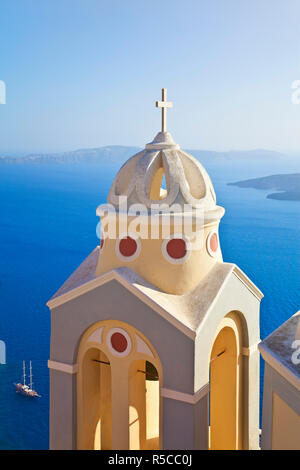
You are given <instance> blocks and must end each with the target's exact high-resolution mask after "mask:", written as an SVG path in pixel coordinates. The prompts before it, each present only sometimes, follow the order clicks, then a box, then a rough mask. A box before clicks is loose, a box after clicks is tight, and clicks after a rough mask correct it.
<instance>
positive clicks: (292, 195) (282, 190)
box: [228, 173, 300, 201]
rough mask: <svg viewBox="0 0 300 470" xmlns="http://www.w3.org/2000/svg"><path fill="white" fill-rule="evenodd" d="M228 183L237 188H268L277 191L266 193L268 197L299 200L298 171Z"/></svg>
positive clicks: (299, 183)
mask: <svg viewBox="0 0 300 470" xmlns="http://www.w3.org/2000/svg"><path fill="white" fill-rule="evenodd" d="M228 185H229V186H238V187H239V188H255V189H270V190H274V191H277V192H275V193H271V194H268V195H267V198H268V199H278V200H282V201H300V173H293V174H283V175H271V176H264V177H262V178H253V179H249V180H244V181H237V182H236V183H228Z"/></svg>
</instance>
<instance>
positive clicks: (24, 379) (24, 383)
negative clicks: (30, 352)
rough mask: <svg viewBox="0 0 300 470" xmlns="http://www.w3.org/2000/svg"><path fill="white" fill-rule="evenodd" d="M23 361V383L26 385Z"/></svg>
mask: <svg viewBox="0 0 300 470" xmlns="http://www.w3.org/2000/svg"><path fill="white" fill-rule="evenodd" d="M25 379H26V373H25V361H23V385H26V380H25Z"/></svg>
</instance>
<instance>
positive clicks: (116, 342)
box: [110, 333, 128, 353]
mask: <svg viewBox="0 0 300 470" xmlns="http://www.w3.org/2000/svg"><path fill="white" fill-rule="evenodd" d="M110 342H111V345H112V347H113V348H114V349H115V350H116V351H118V352H119V353H122V352H124V351H125V350H126V348H127V345H128V343H127V339H126V338H125V336H124V335H122V333H114V334H112V336H111V338H110Z"/></svg>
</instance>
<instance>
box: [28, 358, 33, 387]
mask: <svg viewBox="0 0 300 470" xmlns="http://www.w3.org/2000/svg"><path fill="white" fill-rule="evenodd" d="M29 373H30V385H29V387H30V388H31V390H33V388H32V386H33V382H32V367H31V361H29Z"/></svg>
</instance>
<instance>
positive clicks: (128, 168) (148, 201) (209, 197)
mask: <svg viewBox="0 0 300 470" xmlns="http://www.w3.org/2000/svg"><path fill="white" fill-rule="evenodd" d="M163 177H165V185H166V188H167V189H163V188H162V181H163ZM120 196H125V197H127V206H128V207H129V206H131V205H133V204H143V205H144V206H146V208H147V211H148V212H149V211H150V209H151V205H152V204H159V205H160V207H161V208H162V210H163V205H168V206H173V205H174V204H176V209H175V212H183V211H184V210H185V211H186V207H185V205H187V204H188V205H189V206H191V210H192V211H194V210H196V209H202V210H203V211H204V214H205V220H206V221H209V220H218V219H220V218H221V217H222V216H223V214H224V209H223V208H222V207H220V206H217V205H216V194H215V191H214V188H213V185H212V182H211V179H210V177H209V175H208V174H207V172H206V170H205V168H204V167H203V166H202V165H201V163H199V161H198V160H197V159H196V158H194V157H192V156H191V155H189V154H188V153H187V152H184V151H183V150H181V149H180V147H179V145H177V144H176V143H175V142H174V141H173V139H172V136H171V134H170V133H169V132H159V133H158V134H157V135H156V137H155V139H154V140H153V141H152V142H150V143H149V144H147V145H146V147H145V149H144V150H142V151H141V152H139V153H137V154H136V155H134V156H133V157H131V158H130V159H129V160H127V162H126V163H125V164H124V165H123V166H122V167H121V169H120V170H119V172H118V174H117V176H116V178H115V180H114V182H113V184H112V187H111V189H110V192H109V195H108V201H107V202H108V203H110V204H113V205H114V206H115V208H116V209H118V206H119V197H120Z"/></svg>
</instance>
